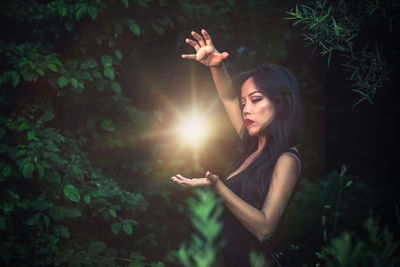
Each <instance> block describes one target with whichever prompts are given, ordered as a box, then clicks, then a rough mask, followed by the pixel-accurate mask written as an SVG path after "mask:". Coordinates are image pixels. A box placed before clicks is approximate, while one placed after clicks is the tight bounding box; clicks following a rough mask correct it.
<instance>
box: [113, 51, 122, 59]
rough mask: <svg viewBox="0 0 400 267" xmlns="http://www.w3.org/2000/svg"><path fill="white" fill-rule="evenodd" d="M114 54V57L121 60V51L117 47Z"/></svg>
mask: <svg viewBox="0 0 400 267" xmlns="http://www.w3.org/2000/svg"><path fill="white" fill-rule="evenodd" d="M114 54H115V57H116V58H117V59H118V60H121V59H122V53H121V51H120V50H119V49H116V50H115V52H114Z"/></svg>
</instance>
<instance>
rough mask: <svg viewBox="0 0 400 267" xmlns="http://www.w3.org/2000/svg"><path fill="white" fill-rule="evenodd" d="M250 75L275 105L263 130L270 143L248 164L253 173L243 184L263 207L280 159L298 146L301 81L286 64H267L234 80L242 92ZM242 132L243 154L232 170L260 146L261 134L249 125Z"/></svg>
mask: <svg viewBox="0 0 400 267" xmlns="http://www.w3.org/2000/svg"><path fill="white" fill-rule="evenodd" d="M249 78H253V81H254V83H255V85H256V87H257V89H259V90H261V91H262V93H263V94H264V95H265V96H266V97H268V99H269V100H270V101H271V102H272V103H273V107H274V118H273V120H272V121H271V122H270V123H269V124H268V125H267V126H264V127H263V128H262V129H261V130H260V133H259V135H263V136H266V144H265V146H264V148H263V149H262V151H261V153H260V154H259V155H258V156H257V157H256V158H255V159H254V161H253V162H252V163H251V164H250V166H249V167H248V171H249V172H250V173H249V175H248V176H247V178H246V179H245V181H244V182H243V187H242V190H245V191H244V192H249V193H250V194H251V195H254V194H256V196H257V199H258V200H259V201H257V203H254V205H256V206H257V207H258V208H261V206H262V205H263V201H264V199H265V196H266V194H267V192H268V188H269V183H270V180H271V177H272V172H273V170H274V166H275V163H276V161H277V160H278V158H279V156H280V155H281V154H282V153H283V152H285V151H287V149H288V148H289V147H292V146H295V145H297V142H298V138H299V135H300V133H301V130H302V125H303V116H302V103H301V98H300V92H299V86H298V83H297V80H296V78H295V77H294V75H293V74H292V73H291V72H290V71H289V70H288V69H287V68H285V67H282V66H279V65H275V64H266V65H263V66H261V67H259V68H257V69H253V70H249V71H246V72H243V73H241V74H239V75H238V76H237V77H236V78H235V79H234V87H235V89H237V90H239V95H240V90H241V86H242V85H243V83H244V82H245V81H246V80H247V79H249ZM241 134H242V139H241V140H240V144H239V153H238V156H237V158H236V159H235V160H234V162H233V164H232V165H231V170H230V171H233V170H236V169H237V168H238V167H239V166H240V165H241V164H242V163H243V161H244V160H245V159H246V158H248V157H249V156H250V154H251V153H253V152H254V151H256V149H257V147H258V141H259V136H250V135H249V133H248V131H247V130H246V128H245V127H243V128H242V132H241ZM246 195H249V194H246Z"/></svg>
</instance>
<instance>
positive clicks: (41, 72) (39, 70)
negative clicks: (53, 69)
mask: <svg viewBox="0 0 400 267" xmlns="http://www.w3.org/2000/svg"><path fill="white" fill-rule="evenodd" d="M36 72H37V73H39V75H40V76H42V77H43V76H44V71H43V70H42V69H41V68H37V69H36Z"/></svg>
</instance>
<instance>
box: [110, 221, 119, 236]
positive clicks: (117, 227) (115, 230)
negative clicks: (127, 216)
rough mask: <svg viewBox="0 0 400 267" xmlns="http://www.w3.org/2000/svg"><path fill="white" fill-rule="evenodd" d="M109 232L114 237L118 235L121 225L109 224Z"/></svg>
mask: <svg viewBox="0 0 400 267" xmlns="http://www.w3.org/2000/svg"><path fill="white" fill-rule="evenodd" d="M111 230H112V231H113V233H114V234H115V235H116V234H118V233H119V231H120V230H121V224H120V223H113V224H111Z"/></svg>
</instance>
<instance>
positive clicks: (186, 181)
mask: <svg viewBox="0 0 400 267" xmlns="http://www.w3.org/2000/svg"><path fill="white" fill-rule="evenodd" d="M171 180H172V181H174V182H176V183H178V184H180V185H181V186H183V187H197V186H213V185H215V184H216V183H217V182H218V180H219V178H218V176H217V175H214V174H212V173H210V172H207V173H206V177H202V178H192V179H190V178H186V177H184V176H182V175H180V174H177V175H174V176H172V177H171Z"/></svg>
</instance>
